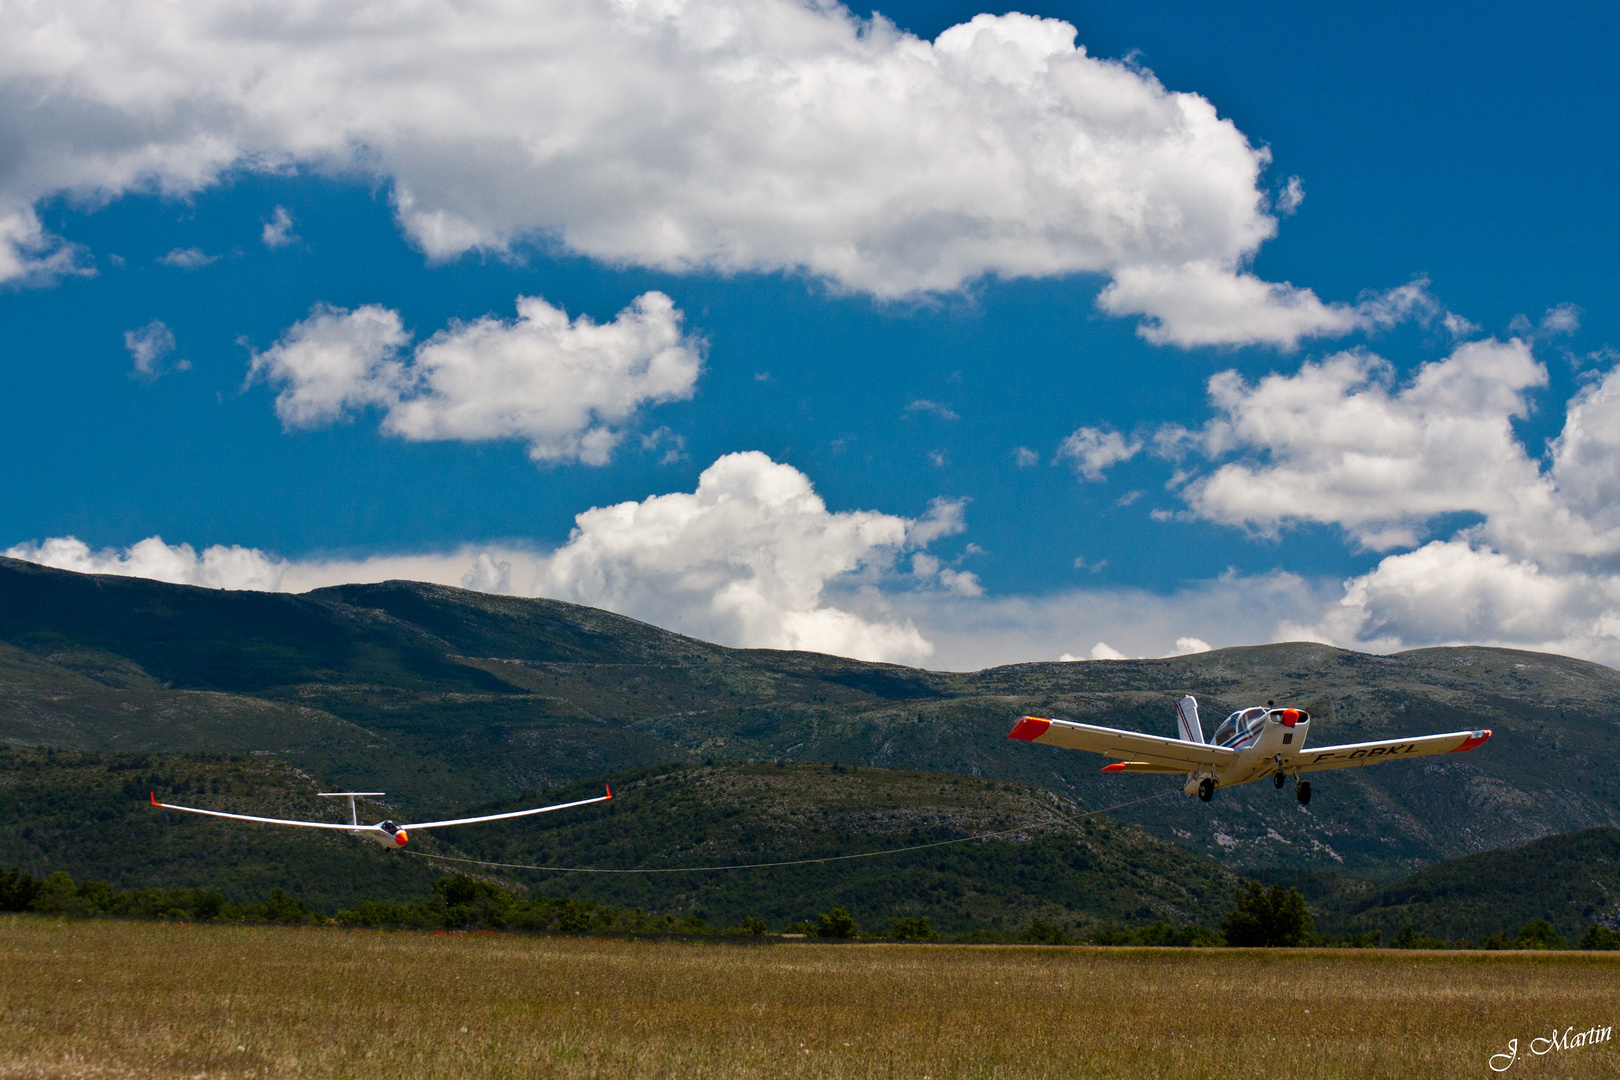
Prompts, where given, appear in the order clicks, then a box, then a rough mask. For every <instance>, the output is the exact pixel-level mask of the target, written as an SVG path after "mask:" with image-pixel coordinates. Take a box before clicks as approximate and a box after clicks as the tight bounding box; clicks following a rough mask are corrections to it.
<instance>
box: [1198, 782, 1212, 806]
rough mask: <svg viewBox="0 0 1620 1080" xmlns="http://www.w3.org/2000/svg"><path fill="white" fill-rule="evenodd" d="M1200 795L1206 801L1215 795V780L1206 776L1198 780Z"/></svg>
mask: <svg viewBox="0 0 1620 1080" xmlns="http://www.w3.org/2000/svg"><path fill="white" fill-rule="evenodd" d="M1198 797H1199V798H1200V799H1203V800H1204V801H1205V802H1209V800H1211V799H1213V798H1214V797H1215V781H1213V780H1211V779H1209V778H1208V777H1205V778H1204V779H1203V780H1200V781H1199V782H1198Z"/></svg>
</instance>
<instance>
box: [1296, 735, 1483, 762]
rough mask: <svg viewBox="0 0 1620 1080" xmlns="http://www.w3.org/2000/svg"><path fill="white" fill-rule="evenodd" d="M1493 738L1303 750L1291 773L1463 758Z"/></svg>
mask: <svg viewBox="0 0 1620 1080" xmlns="http://www.w3.org/2000/svg"><path fill="white" fill-rule="evenodd" d="M1490 737H1491V733H1490V729H1488V728H1487V729H1486V730H1484V731H1453V732H1451V733H1449V734H1446V735H1422V736H1419V737H1418V738H1415V739H1382V740H1380V741H1378V742H1364V743H1346V744H1345V745H1343V746H1324V747H1321V748H1320V749H1317V750H1301V751H1300V752H1299V753H1298V754H1296V755H1295V756H1294V761H1293V764H1291V765H1289V766H1288V769H1287V771H1288V772H1317V771H1319V770H1321V769H1350V768H1354V767H1356V766H1358V765H1375V764H1377V763H1378V762H1380V761H1389V760H1390V759H1392V758H1404V757H1423V756H1424V755H1425V754H1460V753H1463V752H1464V751H1467V750H1472V749H1473V748H1474V747H1476V746H1481V745H1483V744H1484V743H1485V741H1486V740H1487V739H1489V738H1490Z"/></svg>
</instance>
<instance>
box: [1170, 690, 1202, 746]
mask: <svg viewBox="0 0 1620 1080" xmlns="http://www.w3.org/2000/svg"><path fill="white" fill-rule="evenodd" d="M1176 727H1177V729H1178V730H1179V731H1180V732H1181V741H1182V742H1190V743H1198V744H1199V745H1200V746H1202V745H1203V743H1204V728H1203V725H1201V724H1200V723H1199V722H1198V699H1197V698H1195V697H1193V696H1192V695H1191V694H1184V695H1182V698H1181V700H1180V701H1178V702H1176Z"/></svg>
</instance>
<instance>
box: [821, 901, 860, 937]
mask: <svg viewBox="0 0 1620 1080" xmlns="http://www.w3.org/2000/svg"><path fill="white" fill-rule="evenodd" d="M860 932H861V927H860V924H859V923H857V922H856V921H855V917H854V916H853V915H851V914H850V913H849V912H848V911H846V910H845V909H843V908H841V907H835V908H833V909H832V910H831V911H828V912H824V913H822V914H820V915H817V916H816V937H824V938H852V937H855V936H856V935H858V934H859V933H860Z"/></svg>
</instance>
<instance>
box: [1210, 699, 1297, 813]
mask: <svg viewBox="0 0 1620 1080" xmlns="http://www.w3.org/2000/svg"><path fill="white" fill-rule="evenodd" d="M1310 727H1311V718H1310V715H1309V714H1308V713H1305V712H1302V711H1300V710H1298V709H1273V708H1253V709H1243V710H1242V711H1240V712H1236V713H1233V714H1232V716H1231V717H1229V718H1228V719H1227V721H1226V723H1224V724H1222V725H1221V726H1220V728H1218V729H1217V730H1216V732H1215V737H1214V738H1212V739H1211V740H1210V744H1211V745H1213V746H1224V747H1225V748H1226V749H1228V750H1236V751H1237V753H1238V756H1237V759H1236V760H1235V761H1232V762H1231V763H1229V764H1226V765H1214V764H1212V765H1210V766H1209V767H1208V768H1205V769H1195V770H1193V771H1192V772H1191V773H1189V774H1188V779H1187V787H1186V791H1187V794H1189V795H1192V794H1195V793H1196V792H1197V791H1198V785H1199V783H1200V782H1201V781H1202V780H1204V779H1205V778H1208V779H1211V780H1214V781H1215V785H1216V786H1217V787H1232V786H1233V785H1236V784H1247V783H1251V782H1253V781H1255V780H1260V779H1262V778H1264V777H1267V776H1271V775H1274V774H1276V773H1282V774H1283V775H1285V776H1286V775H1288V774H1289V773H1290V772H1292V771H1293V768H1294V766H1295V764H1296V762H1297V761H1298V759H1299V757H1300V755H1301V754H1302V753H1303V751H1304V750H1305V739H1306V736H1307V735H1309V733H1310Z"/></svg>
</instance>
